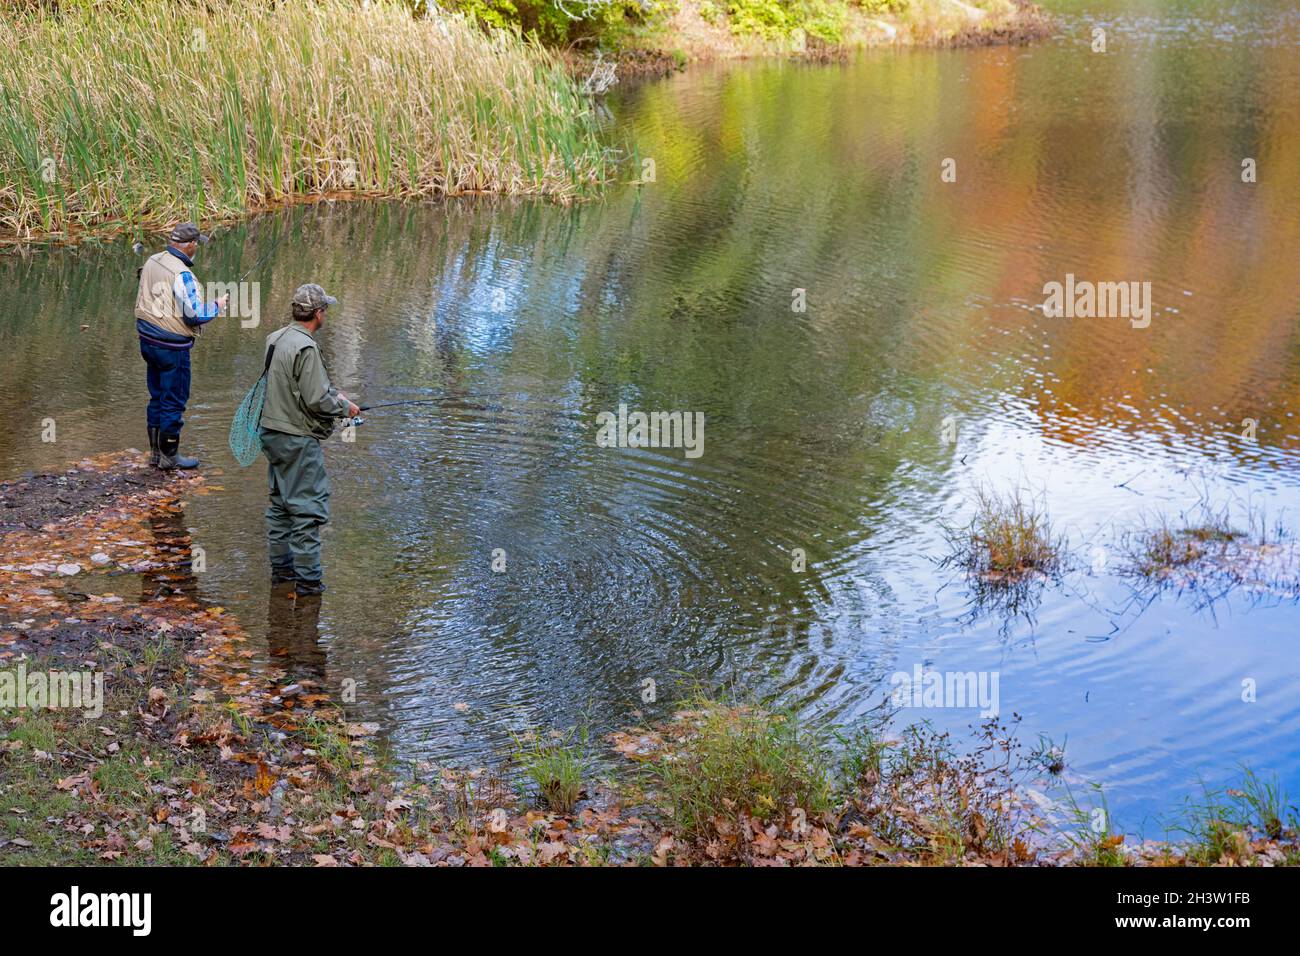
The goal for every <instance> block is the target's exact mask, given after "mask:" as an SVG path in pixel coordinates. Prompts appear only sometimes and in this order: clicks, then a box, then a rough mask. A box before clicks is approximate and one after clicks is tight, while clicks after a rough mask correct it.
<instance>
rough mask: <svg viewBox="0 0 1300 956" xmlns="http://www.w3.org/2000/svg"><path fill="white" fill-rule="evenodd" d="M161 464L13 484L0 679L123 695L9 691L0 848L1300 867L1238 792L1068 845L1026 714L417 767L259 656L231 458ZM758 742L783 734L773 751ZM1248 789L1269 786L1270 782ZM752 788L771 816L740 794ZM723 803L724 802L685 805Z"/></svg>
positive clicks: (1070, 810)
mask: <svg viewBox="0 0 1300 956" xmlns="http://www.w3.org/2000/svg"><path fill="white" fill-rule="evenodd" d="M143 459H144V456H143V455H142V454H141V453H140V452H138V451H136V450H134V449H127V450H126V451H123V452H116V453H106V454H102V455H98V456H94V457H90V458H85V459H81V460H80V461H78V462H75V463H73V464H72V465H71V466H70V467H69V468H68V469H67V470H65V471H64V473H62V474H42V475H29V476H27V477H25V478H19V479H14V480H10V481H6V482H3V483H0V504H2V505H3V508H0V542H3V553H4V555H5V563H4V564H3V565H0V672H9V671H12V670H14V669H15V668H17V667H22V668H23V671H24V673H25V674H27V675H31V674H33V673H38V672H43V673H51V674H52V673H57V672H60V671H65V670H74V671H75V670H84V669H85V668H86V667H87V666H89V665H92V664H93V665H94V666H95V667H96V668H97V669H98V670H99V672H100V673H102V674H103V675H104V677H105V679H104V681H103V683H104V685H106V687H107V688H108V691H107V693H106V695H105V702H106V703H107V706H106V707H103V708H101V714H102V716H101V717H99V718H97V719H94V720H88V719H83V718H82V717H81V715H80V714H77V713H64V712H61V711H59V710H49V709H45V708H44V707H39V708H38V707H32V708H31V709H23V707H22V706H18V707H16V708H15V707H14V706H12V702H10V706H7V707H6V706H5V705H4V704H0V768H3V770H4V779H5V780H6V783H5V785H4V787H3V792H4V796H5V799H6V801H8V803H7V805H9V806H11V807H17V808H18V809H17V810H15V811H14V812H13V813H10V814H6V815H5V817H4V818H3V819H0V863H3V864H24V863H34V862H35V863H39V862H64V863H69V862H83V863H85V862H124V863H144V864H157V863H160V862H162V863H168V864H188V865H246V864H253V865H266V864H279V865H305V866H366V865H409V866H465V865H469V866H475V865H479V866H488V865H497V866H505V865H593V866H594V865H650V866H692V865H774V866H788V865H831V866H837V865H844V866H855V865H895V866H897V865H902V866H910V865H932V866H933V865H943V866H966V865H992V866H1079V865H1109V866H1145V865H1260V866H1275V865H1296V864H1300V834H1298V833H1297V832H1296V830H1295V823H1294V821H1293V820H1291V819H1290V818H1289V817H1287V819H1286V822H1283V820H1282V819H1281V817H1280V816H1278V815H1277V814H1273V811H1272V810H1271V809H1268V808H1265V807H1260V806H1256V805H1255V804H1254V803H1250V804H1249V805H1248V807H1247V809H1249V811H1250V813H1251V814H1252V816H1251V817H1250V819H1251V820H1254V819H1255V817H1256V816H1258V817H1259V822H1257V823H1252V822H1248V821H1247V818H1246V817H1245V816H1237V815H1235V814H1237V813H1238V810H1236V809H1233V808H1234V806H1235V804H1232V803H1231V802H1229V803H1227V804H1222V805H1219V806H1215V807H1212V808H1210V809H1208V810H1206V811H1205V815H1204V817H1196V818H1194V824H1195V826H1196V827H1197V829H1196V831H1195V832H1196V833H1198V834H1199V836H1198V837H1197V838H1196V839H1195V840H1193V841H1192V842H1191V843H1189V845H1186V846H1182V845H1175V844H1172V843H1168V842H1161V841H1152V840H1140V841H1136V842H1128V841H1129V840H1130V838H1129V837H1128V836H1126V835H1125V834H1124V833H1122V832H1114V831H1111V830H1110V829H1109V825H1108V826H1107V827H1106V828H1105V829H1102V830H1100V831H1096V830H1095V829H1090V828H1089V826H1088V825H1087V824H1088V820H1089V819H1090V816H1089V812H1088V810H1087V808H1083V807H1080V806H1078V805H1077V804H1075V803H1074V802H1073V799H1072V798H1071V800H1070V801H1069V804H1068V805H1065V806H1064V810H1065V817H1064V819H1063V820H1062V819H1059V818H1058V819H1057V820H1056V822H1055V823H1054V824H1052V826H1051V827H1050V829H1052V830H1054V831H1055V835H1056V836H1057V837H1062V836H1063V838H1064V840H1065V843H1064V844H1061V843H1060V842H1059V841H1058V842H1056V843H1053V842H1051V841H1046V842H1044V841H1042V840H1040V839H1039V837H1040V836H1041V835H1042V833H1043V832H1045V831H1047V830H1048V829H1049V827H1048V826H1046V825H1045V821H1044V819H1043V816H1042V813H1041V811H1040V809H1035V801H1033V800H1030V799H1028V797H1029V795H1030V792H1029V790H1027V789H1025V788H1026V787H1028V786H1029V779H1030V776H1035V777H1038V778H1042V777H1043V775H1044V773H1047V774H1049V775H1055V774H1058V773H1060V770H1057V769H1051V770H1044V769H1043V767H1044V766H1045V763H1044V757H1048V758H1050V759H1051V760H1052V761H1057V760H1058V759H1059V760H1061V761H1063V760H1064V757H1063V755H1059V758H1058V755H1057V754H1055V752H1054V751H1052V752H1048V753H1047V754H1043V753H1036V754H1032V755H1028V756H1027V758H1026V759H1023V760H1022V759H1021V758H1019V757H1017V758H1016V760H1015V763H1014V767H1013V763H1012V761H1010V760H1009V759H1008V758H1007V757H1006V756H1005V755H1009V754H1014V753H1018V752H1019V748H1020V745H1019V744H1018V743H1017V742H1015V736H1014V733H1015V728H1014V726H1010V727H1009V726H1007V725H1005V724H999V723H997V722H996V721H990V722H989V723H987V724H986V725H985V727H984V728H983V729H982V730H981V731H980V733H979V734H977V735H974V736H973V737H972V738H971V740H970V741H968V742H967V745H968V746H966V747H963V748H962V749H960V750H958V749H955V748H952V747H951V746H950V745H949V743H948V742H947V739H946V735H937V734H934V733H933V732H930V731H927V730H923V729H920V730H919V729H917V727H915V726H913V727H909V728H905V729H903V730H901V731H899V732H897V733H895V732H892V731H891V733H890V735H889V736H885V735H883V734H877V733H875V732H874V731H873V732H872V733H871V734H867V735H865V736H861V735H860V733H859V732H858V731H855V732H854V735H853V738H852V743H851V744H850V745H848V746H847V747H846V750H845V753H844V755H842V758H841V759H842V761H843V762H842V763H841V764H840V765H839V766H840V769H839V770H836V771H834V773H835V777H836V779H837V780H838V781H839V782H838V783H837V784H836V785H835V787H834V788H833V789H832V788H831V787H830V785H829V783H827V781H828V780H829V779H830V775H831V773H832V767H833V766H834V764H833V762H828V761H830V756H829V754H828V753H826V752H824V751H821V750H819V749H818V746H817V745H816V744H815V743H814V742H813V738H812V737H811V736H810V735H809V734H808V733H807V732H806V731H805V730H803V729H801V728H799V727H798V725H797V722H796V718H794V717H793V716H792V715H789V714H783V713H782V712H778V711H771V710H767V709H764V708H760V707H757V706H756V705H752V704H745V703H735V702H730V703H723V702H719V701H716V700H711V699H708V698H705V697H698V696H691V697H688V698H687V699H686V700H685V701H684V705H683V707H682V708H679V709H678V711H677V712H676V714H675V715H674V716H673V717H672V718H671V719H670V720H668V721H667V722H665V723H660V724H656V725H653V726H644V727H631V728H625V729H623V730H621V731H616V732H614V733H611V734H608V735H606V736H605V737H604V738H603V739H602V741H600V742H599V746H600V747H601V748H602V752H609V751H612V753H613V754H615V755H617V756H618V757H620V758H622V760H623V761H624V763H623V764H622V766H626V767H627V768H628V769H627V771H626V772H621V771H620V772H617V773H616V774H615V775H614V779H613V780H610V781H603V782H602V781H599V780H597V779H595V777H596V773H597V769H596V766H595V763H594V762H593V761H592V760H591V759H590V758H589V757H586V758H584V756H583V754H584V753H585V752H586V751H585V748H586V744H587V741H586V735H585V733H584V734H583V735H582V738H581V742H580V743H579V742H577V741H576V740H575V738H574V737H573V735H572V732H566V734H559V733H558V732H552V733H551V734H550V735H549V736H544V735H542V734H541V732H540V731H538V732H535V733H534V734H532V735H529V736H526V737H524V738H521V740H522V743H521V744H520V750H519V752H518V753H517V754H516V756H515V759H514V763H515V764H516V766H514V767H513V772H512V769H511V768H501V767H498V768H493V769H488V768H473V769H471V768H462V767H451V766H441V765H433V764H429V763H422V764H419V765H418V766H417V767H416V768H414V769H413V770H412V771H411V772H410V775H409V776H406V775H399V774H398V772H397V771H396V770H395V769H394V768H393V766H392V765H390V764H388V763H387V762H385V761H384V760H381V759H380V758H379V757H378V756H377V755H376V748H374V747H372V746H370V745H368V744H367V743H366V741H367V740H368V739H370V738H372V737H373V736H374V735H375V734H376V733H377V732H378V731H379V727H378V726H377V725H374V724H366V723H357V722H353V721H350V720H349V718H348V717H347V715H346V714H345V712H344V711H343V710H342V709H340V707H339V706H338V705H337V704H336V703H335V697H336V695H335V693H334V690H335V689H334V688H331V687H327V686H325V685H323V684H322V683H320V681H316V680H313V679H312V678H310V677H304V676H303V673H300V672H297V671H293V670H291V669H290V668H291V667H292V666H293V665H292V657H290V658H289V659H288V661H289V662H286V660H285V659H283V658H275V655H273V654H272V655H270V656H268V658H267V663H266V664H265V665H264V666H263V667H262V668H261V669H258V668H257V667H255V666H254V665H252V664H251V663H250V661H251V660H253V659H254V658H256V656H257V655H256V653H255V651H254V650H253V649H252V648H251V647H250V646H249V635H248V634H247V632H245V630H244V629H243V627H242V626H241V625H240V622H239V621H238V620H237V619H236V618H235V617H234V615H232V614H231V613H229V612H227V611H226V610H225V609H224V608H222V607H220V606H217V605H214V604H212V603H211V601H210V600H209V599H206V598H204V597H202V596H201V595H200V594H199V588H198V583H197V579H196V578H195V571H196V570H201V568H196V566H195V564H196V562H195V557H196V556H195V554H194V552H193V550H192V541H191V538H190V533H189V531H188V529H187V528H186V527H185V522H184V507H185V501H186V499H187V498H189V497H191V496H194V495H204V494H210V493H219V492H220V491H221V490H223V489H222V488H221V485H220V484H219V481H220V472H219V471H218V470H211V471H209V472H208V473H207V474H206V475H179V476H175V475H173V476H168V475H163V474H162V473H160V472H157V471H155V470H153V469H150V468H149V467H148V466H147V464H145V462H144V460H143ZM303 600H304V602H309V601H310V600H311V599H303ZM319 600H320V599H319V598H316V599H315V601H316V604H315V609H316V612H317V613H319ZM308 610H310V608H309V605H308V604H307V603H293V602H291V605H290V606H289V613H290V614H291V615H293V614H301V613H304V612H305V611H308ZM42 668H45V669H46V670H45V671H42V670H41V669H42ZM320 676H321V679H322V680H324V679H325V678H324V673H323V671H322V673H321V675H320ZM448 703H449V702H448ZM755 739H757V740H761V741H763V747H764V748H766V749H764V750H760V751H756V752H754V753H750V752H749V751H748V750H747V749H746V748H748V747H749V746H751V744H752V742H753V741H754V740H755ZM606 748H608V751H607V750H606ZM737 748H739V749H737ZM719 754H723V755H730V756H732V757H736V756H740V757H743V758H744V760H743V761H742V763H744V762H748V761H751V760H754V761H760V763H759V766H763V765H764V764H763V763H761V761H765V760H770V761H772V762H771V764H770V766H771V767H772V768H773V772H774V773H775V774H776V778H777V780H778V783H780V782H781V779H782V778H781V776H780V774H781V773H782V772H784V769H785V768H788V767H790V766H802V767H803V768H804V771H801V772H799V773H795V774H794V775H793V776H791V777H790V778H789V779H787V780H785V781H784V783H782V785H781V786H778V787H777V788H776V789H775V790H772V791H768V790H766V789H760V790H759V791H755V792H751V791H750V790H749V789H748V788H749V787H751V786H753V785H754V781H755V780H759V779H760V778H759V777H753V778H751V777H749V776H748V772H746V775H745V776H742V777H739V778H730V779H729V778H728V777H727V774H726V772H725V771H724V772H722V773H721V774H720V775H717V776H718V779H713V778H712V776H711V775H710V774H705V773H701V772H699V770H700V769H701V768H703V767H705V766H718V765H719V764H718V763H715V758H716V757H717V756H718V755H719ZM726 764H727V762H726V761H723V762H722V764H721V765H722V766H725V765H726ZM674 767H678V768H680V767H685V768H686V772H682V771H681V770H678V771H676V772H674V770H673V768H674ZM556 768H564V769H565V770H566V772H565V773H560V772H559V770H557V769H556ZM900 768H901V769H900ZM1013 771H1014V772H1013ZM761 777H762V779H764V780H767V779H769V778H768V777H767V774H766V773H764V774H762V775H761ZM553 778H554V779H553ZM529 779H531V780H532V781H533V786H532V787H531V788H524V787H522V786H521V785H520V781H521V780H529ZM561 781H564V787H563V788H561V787H560V782H561ZM702 785H707V786H708V787H710V788H712V789H709V790H706V791H699V790H698V789H696V788H698V787H699V786H702ZM762 786H763V787H764V788H766V787H767V784H762ZM954 786H956V787H957V790H956V791H954V790H953V789H952V788H953V787H954ZM1263 786H1264V787H1265V788H1267V782H1265V783H1264V784H1263ZM728 787H731V788H733V789H731V790H730V791H729V790H728V789H727V788H728ZM1243 787H1244V791H1245V793H1246V794H1247V795H1250V794H1252V793H1259V792H1261V791H1260V790H1259V781H1258V780H1257V779H1256V778H1254V776H1253V775H1248V779H1247V781H1246V783H1245V784H1243ZM729 792H730V793H732V794H733V796H734V797H735V798H736V799H739V800H749V799H751V798H754V799H757V800H758V803H757V804H756V805H757V806H760V807H761V806H768V807H769V812H768V813H766V814H765V816H764V817H762V818H759V817H754V816H750V815H749V813H748V812H747V811H740V812H728V811H723V810H721V809H720V808H721V807H723V806H724V805H728V806H730V805H732V804H735V803H736V800H733V799H732V798H731V797H728V796H727V794H728V793H729ZM754 793H757V797H755V796H754ZM954 793H960V794H963V795H964V796H962V797H961V800H960V801H959V802H960V804H961V808H960V810H958V811H954V809H953V806H954V804H953V799H952V798H953V796H954ZM1232 793H1234V791H1228V794H1229V795H1231V794H1232ZM1231 799H1236V798H1231ZM701 801H703V804H704V806H705V810H706V812H705V815H704V818H703V819H692V818H689V817H688V816H687V815H685V813H684V811H683V808H684V807H685V808H690V807H692V806H695V807H696V808H698V807H699V806H700V805H701ZM1037 806H1038V807H1040V808H1041V803H1039V804H1037ZM1056 806H1057V809H1058V810H1060V809H1062V807H1063V805H1062V804H1060V803H1059V802H1058V803H1057V804H1056ZM1243 806H1245V805H1243ZM804 807H806V808H807V809H806V810H805V809H803V808H804ZM674 808H676V809H674ZM715 810H716V812H715ZM758 812H761V811H758ZM954 812H955V813H956V815H955V816H954V815H953V814H954ZM1243 812H1244V811H1243ZM1229 821H1237V822H1229ZM88 828H89V829H88Z"/></svg>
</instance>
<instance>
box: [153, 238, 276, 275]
mask: <svg viewBox="0 0 1300 956" xmlns="http://www.w3.org/2000/svg"><path fill="white" fill-rule="evenodd" d="M288 235H289V233H288V231H287V230H286V231H285V232H282V233H280V236H279V238H277V239H276V240H275V242H273V243H271V246H270V248H268V249H267V250H266V252H264V253H262V256H261V258H259V259H258V260H257V261H256V262H254V263H253V264H252V266H250V267H249V269H248V270H247V271H246V272H245V273H244V274H243V275H242V276H240V277H239V278H238V279H236V280H235V285H239V284H240V283H241V282H243V281H244V280H245V279H247V278H248V277H249V276H250V275H252V274H253V273H254V272H256V271H257V270H258V269H259V268H261V266H262V265H263V264H264V263H265V262H266V260H267V259H269V258H271V253H273V252H275V250H276V249H278V248H280V243H282V242H284V240H285V237H286V236H288ZM131 251H132V252H134V253H135V254H136V255H137V256H140V255H144V244H143V243H141V242H137V243H135V244H134V245H133V246H131ZM143 271H144V267H143V266H141V267H140V268H138V269H136V270H135V277H136V278H137V279H138V278H140V273H141V272H143Z"/></svg>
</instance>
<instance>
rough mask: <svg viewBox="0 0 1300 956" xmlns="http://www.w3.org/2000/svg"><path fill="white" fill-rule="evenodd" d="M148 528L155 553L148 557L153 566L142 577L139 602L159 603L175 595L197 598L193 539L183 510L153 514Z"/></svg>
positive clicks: (165, 509)
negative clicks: (162, 599)
mask: <svg viewBox="0 0 1300 956" xmlns="http://www.w3.org/2000/svg"><path fill="white" fill-rule="evenodd" d="M149 529H150V530H151V531H152V532H153V553H152V554H150V555H149V563H150V565H151V567H150V568H149V570H147V571H145V572H144V573H143V574H141V575H140V600H141V601H157V600H159V599H161V598H165V597H170V596H172V595H175V594H183V595H185V596H186V597H189V598H197V597H198V592H199V582H198V579H196V578H195V577H194V551H193V549H192V547H191V545H192V544H193V539H192V538H191V537H190V531H189V529H188V528H186V527H185V512H184V510H183V509H181V508H164V509H162V510H159V511H154V512H151V513H150V515H149Z"/></svg>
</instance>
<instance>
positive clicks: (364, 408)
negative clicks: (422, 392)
mask: <svg viewBox="0 0 1300 956" xmlns="http://www.w3.org/2000/svg"><path fill="white" fill-rule="evenodd" d="M442 401H443V400H442V399H441V398H408V399H406V400H405V401H401V402H376V403H375V404H374V405H358V406H357V411H359V412H368V411H370V410H371V409H372V408H392V407H394V406H396V405H437V404H440V403H441V402H442ZM365 423H366V420H365V419H364V418H362V417H361V416H360V415H353V416H347V415H344V416H343V424H344V425H345V426H346V425H353V426H356V425H364V424H365Z"/></svg>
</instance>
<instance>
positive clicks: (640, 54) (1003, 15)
mask: <svg viewBox="0 0 1300 956" xmlns="http://www.w3.org/2000/svg"><path fill="white" fill-rule="evenodd" d="M935 2H936V3H937V4H938V5H939V8H940V9H942V10H944V11H945V12H946V16H944V15H940V16H939V17H936V18H934V19H932V20H927V21H924V22H921V23H913V22H910V21H909V20H908V19H907V18H905V17H903V16H901V15H899V14H897V13H890V12H884V13H875V14H868V13H866V12H864V11H863V10H862V9H861V8H859V7H848V8H847V18H848V19H847V29H846V31H845V35H844V39H843V41H842V42H839V43H828V42H825V41H822V40H818V39H816V38H812V37H805V36H796V37H795V38H794V39H792V40H764V39H761V38H758V37H753V36H736V35H735V34H734V33H732V32H731V31H730V30H729V29H728V28H727V25H726V24H725V23H722V22H718V21H717V20H714V21H712V22H710V21H709V20H708V19H706V17H705V16H704V15H703V14H702V12H701V9H702V5H701V2H700V0H682V2H681V3H679V5H678V7H677V9H676V11H675V12H674V14H673V15H672V17H671V18H670V19H669V21H668V23H667V25H666V26H664V27H663V28H662V29H661V30H660V31H659V32H658V33H656V32H653V31H652V32H651V33H649V34H648V35H647V36H646V37H645V38H639V39H638V40H635V41H633V42H632V44H630V46H629V48H628V49H626V50H623V51H620V52H618V53H615V54H614V55H612V56H609V57H608V58H607V59H608V62H611V63H613V64H614V66H615V69H616V71H617V75H618V78H619V79H620V80H625V79H633V78H646V79H652V78H656V77H663V76H668V75H671V74H672V73H675V72H681V71H683V70H687V69H689V68H690V66H691V65H692V64H705V63H716V62H727V61H735V60H755V59H788V60H795V61H804V62H813V63H827V62H834V61H838V60H844V59H846V58H848V57H849V56H850V55H852V54H853V53H856V52H860V51H864V50H876V49H884V48H896V49H908V50H927V49H955V48H961V47H980V46H1010V45H1024V44H1028V43H1032V42H1036V41H1039V40H1043V39H1046V38H1048V37H1050V36H1051V34H1052V30H1053V28H1054V22H1053V20H1052V18H1051V17H1050V16H1049V15H1048V14H1047V13H1046V12H1044V10H1043V9H1042V7H1040V6H1038V5H1037V4H1035V3H1032V2H1031V0H1006V3H1007V7H1006V8H1005V9H1004V10H1003V11H1001V12H997V13H986V12H985V11H984V10H981V9H979V8H977V7H972V6H971V5H970V4H968V3H965V2H964V0H935ZM564 58H565V60H566V62H567V63H568V64H569V66H570V69H571V70H572V71H573V73H574V75H575V77H576V78H577V79H578V80H579V81H583V80H585V79H587V78H588V77H589V76H590V75H591V74H592V69H593V67H594V66H595V64H596V63H597V60H598V57H597V56H593V55H591V54H589V53H583V52H579V51H572V52H568V53H565V54H564ZM600 59H605V57H604V56H602V57H600Z"/></svg>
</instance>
